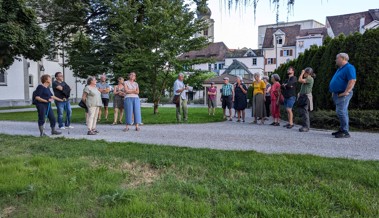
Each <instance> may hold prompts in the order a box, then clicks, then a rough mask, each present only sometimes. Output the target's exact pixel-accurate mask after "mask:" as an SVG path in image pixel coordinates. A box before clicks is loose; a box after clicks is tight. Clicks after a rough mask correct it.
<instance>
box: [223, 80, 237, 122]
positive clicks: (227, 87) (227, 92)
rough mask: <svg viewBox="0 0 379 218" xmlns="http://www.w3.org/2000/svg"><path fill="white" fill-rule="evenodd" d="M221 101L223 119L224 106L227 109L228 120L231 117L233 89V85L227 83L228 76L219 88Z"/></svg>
mask: <svg viewBox="0 0 379 218" xmlns="http://www.w3.org/2000/svg"><path fill="white" fill-rule="evenodd" d="M221 101H222V110H223V111H224V119H226V107H228V109H229V120H230V121H233V119H232V104H233V101H234V89H233V85H232V84H230V83H229V78H228V77H225V78H224V85H222V89H221Z"/></svg>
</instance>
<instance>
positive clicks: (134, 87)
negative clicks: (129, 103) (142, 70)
mask: <svg viewBox="0 0 379 218" xmlns="http://www.w3.org/2000/svg"><path fill="white" fill-rule="evenodd" d="M124 84H125V86H126V87H128V90H133V91H136V90H137V89H138V83H136V82H130V81H129V80H128V81H125V83H124ZM125 98H138V95H137V94H126V95H125Z"/></svg>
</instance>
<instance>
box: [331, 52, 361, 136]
mask: <svg viewBox="0 0 379 218" xmlns="http://www.w3.org/2000/svg"><path fill="white" fill-rule="evenodd" d="M348 61H349V55H348V54H346V53H339V54H338V55H337V59H336V64H337V66H338V69H337V71H336V73H335V74H334V76H333V78H332V80H331V81H330V84H329V91H330V92H331V93H332V96H333V101H334V104H335V105H336V112H337V116H338V119H339V120H340V125H341V126H340V129H339V130H338V131H337V132H334V133H332V135H334V136H335V137H336V138H349V137H350V134H349V113H348V108H349V103H350V100H351V98H352V97H353V88H354V85H355V83H356V80H357V75H356V70H355V67H354V66H353V65H351V64H350V63H349V62H348Z"/></svg>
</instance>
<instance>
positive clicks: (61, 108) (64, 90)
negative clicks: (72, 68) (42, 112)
mask: <svg viewBox="0 0 379 218" xmlns="http://www.w3.org/2000/svg"><path fill="white" fill-rule="evenodd" d="M53 91H54V95H55V96H56V97H58V98H60V99H63V102H59V101H55V105H56V106H57V116H58V127H59V129H66V128H73V127H72V126H71V114H72V110H71V105H70V101H69V100H68V98H69V97H70V91H71V88H70V86H68V85H67V83H65V82H64V81H63V74H62V73H61V72H57V73H55V81H54V82H53ZM63 112H66V121H65V123H64V124H63Z"/></svg>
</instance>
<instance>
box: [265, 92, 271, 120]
mask: <svg viewBox="0 0 379 218" xmlns="http://www.w3.org/2000/svg"><path fill="white" fill-rule="evenodd" d="M265 106H266V117H270V116H271V113H270V111H271V110H270V109H271V96H266V101H265Z"/></svg>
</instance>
